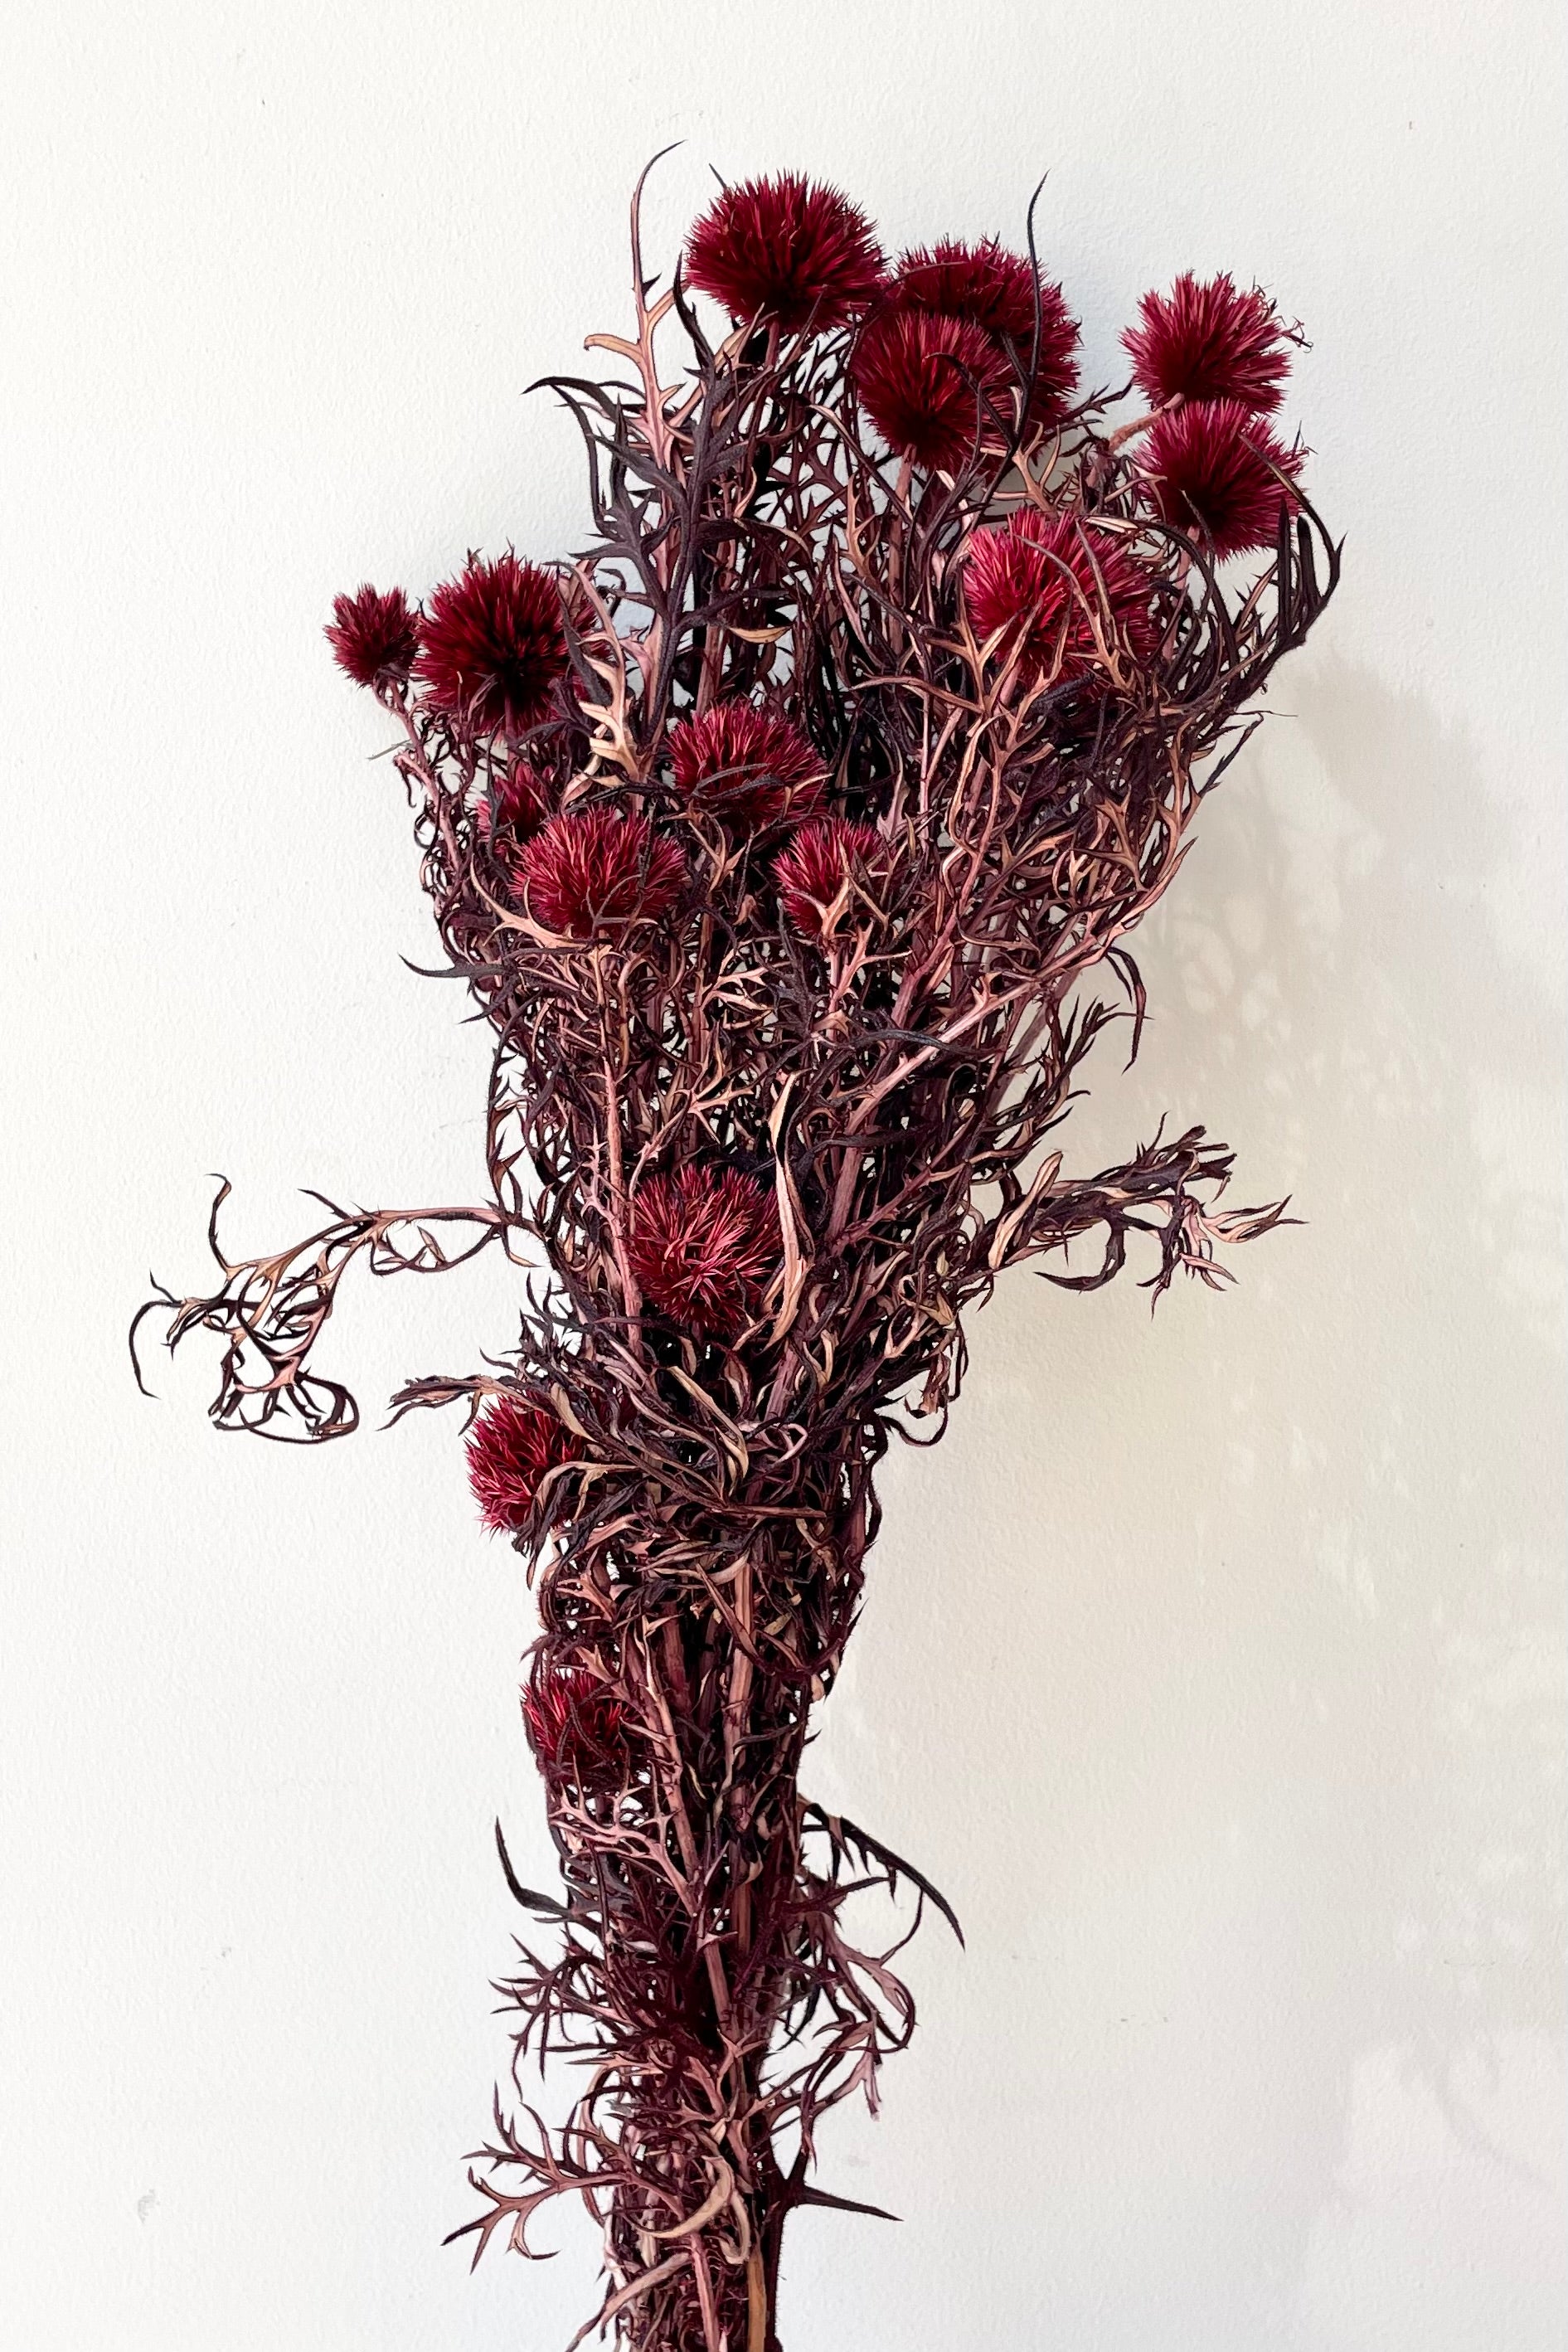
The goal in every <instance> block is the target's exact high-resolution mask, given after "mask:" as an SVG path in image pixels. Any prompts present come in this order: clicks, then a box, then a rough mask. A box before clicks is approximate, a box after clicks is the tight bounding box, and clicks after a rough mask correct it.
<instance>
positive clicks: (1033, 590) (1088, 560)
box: [964, 507, 1154, 682]
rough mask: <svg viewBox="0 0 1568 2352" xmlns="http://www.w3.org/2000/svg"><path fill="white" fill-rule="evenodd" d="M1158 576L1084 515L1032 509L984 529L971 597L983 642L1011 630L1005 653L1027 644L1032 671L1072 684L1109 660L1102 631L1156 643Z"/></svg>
mask: <svg viewBox="0 0 1568 2352" xmlns="http://www.w3.org/2000/svg"><path fill="white" fill-rule="evenodd" d="M1152 589H1153V582H1152V580H1151V578H1150V576H1149V573H1148V572H1147V571H1146V570H1145V567H1144V565H1143V564H1142V563H1140V562H1139V561H1138V559H1137V558H1136V556H1134V555H1130V554H1129V553H1128V552H1127V551H1126V549H1125V547H1124V544H1123V542H1122V541H1121V540H1120V539H1119V538H1118V537H1117V535H1116V534H1115V533H1114V532H1113V531H1112V530H1107V529H1106V528H1104V527H1103V526H1097V525H1096V524H1094V523H1093V522H1092V521H1086V520H1085V519H1084V518H1083V517H1082V516H1081V515H1077V514H1071V513H1065V512H1063V511H1061V509H1053V510H1052V511H1051V512H1049V513H1045V512H1042V511H1041V510H1040V509H1039V508H1038V507H1023V508H1020V509H1019V512H1018V513H1017V514H1015V515H1014V516H1013V517H1012V518H1011V520H1009V521H1008V522H1005V523H1001V524H998V525H996V526H993V527H988V528H987V529H986V530H977V531H976V533H975V534H974V537H973V538H972V539H971V540H970V541H969V546H968V551H967V555H966V557H965V561H964V604H965V607H966V609H967V613H968V615H969V623H970V626H971V627H972V628H973V630H974V632H975V635H976V636H977V637H978V638H979V639H980V641H981V643H982V644H984V643H985V642H986V640H987V639H988V638H990V637H992V636H994V635H996V633H997V631H998V630H1004V631H1006V632H1007V634H1006V635H1005V636H1004V637H1003V639H1002V641H1001V645H1000V646H999V648H998V658H999V659H1001V660H1004V661H1006V660H1010V659H1011V658H1012V657H1013V656H1014V655H1015V654H1016V653H1019V639H1020V636H1021V640H1022V646H1021V654H1020V656H1019V667H1020V669H1021V671H1022V673H1023V675H1024V676H1025V677H1038V676H1039V675H1040V672H1041V671H1045V672H1047V673H1048V674H1050V675H1051V676H1052V677H1056V678H1058V679H1061V681H1063V682H1065V681H1066V680H1068V679H1070V678H1079V677H1086V676H1087V675H1088V674H1089V673H1090V672H1092V670H1094V669H1096V668H1099V667H1103V656H1102V654H1101V651H1100V645H1099V642H1098V638H1097V635H1096V631H1098V633H1099V636H1101V637H1103V638H1104V639H1105V640H1106V641H1107V642H1108V643H1109V644H1110V645H1112V646H1114V645H1115V644H1116V642H1117V640H1118V639H1119V640H1120V641H1121V643H1122V644H1123V645H1124V646H1126V647H1127V648H1128V649H1129V650H1130V651H1131V652H1132V654H1133V655H1134V657H1142V656H1145V655H1146V654H1147V653H1148V651H1149V648H1150V646H1151V645H1152V643H1153V637H1154V631H1153V625H1152V623H1151V621H1150V617H1149V599H1150V595H1151V593H1152Z"/></svg>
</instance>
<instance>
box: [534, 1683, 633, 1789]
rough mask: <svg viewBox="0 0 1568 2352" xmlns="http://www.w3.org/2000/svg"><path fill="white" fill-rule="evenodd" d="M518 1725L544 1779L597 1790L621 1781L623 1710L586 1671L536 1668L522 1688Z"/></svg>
mask: <svg viewBox="0 0 1568 2352" xmlns="http://www.w3.org/2000/svg"><path fill="white" fill-rule="evenodd" d="M523 1721H524V1724H525V1725H526V1726H527V1727H528V1745H529V1746H530V1747H531V1748H532V1749H533V1751H534V1754H535V1756H536V1757H537V1758H538V1765H539V1769H540V1770H541V1771H542V1772H543V1773H544V1774H545V1776H546V1778H547V1779H548V1780H570V1781H574V1782H575V1783H576V1784H577V1786H578V1787H579V1788H580V1789H601V1788H605V1787H613V1786H614V1785H615V1784H616V1783H617V1782H619V1781H620V1780H623V1779H624V1777H625V1773H626V1767H627V1763H628V1760H629V1759H628V1757H627V1751H626V1713H625V1709H624V1708H623V1707H622V1705H621V1702H620V1700H619V1699H618V1698H616V1697H615V1696H613V1694H612V1691H611V1690H610V1688H609V1686H608V1685H606V1684H604V1683H602V1682H601V1681H600V1679H599V1676H598V1675H591V1674H590V1673H589V1672H588V1671H587V1669H586V1668H585V1667H582V1666H556V1667H546V1666H545V1665H544V1664H543V1662H542V1661H541V1662H540V1663H539V1664H536V1665H535V1667H534V1671H533V1673H532V1674H531V1675H529V1677H528V1681H527V1683H526V1684H525V1685H524V1686H523Z"/></svg>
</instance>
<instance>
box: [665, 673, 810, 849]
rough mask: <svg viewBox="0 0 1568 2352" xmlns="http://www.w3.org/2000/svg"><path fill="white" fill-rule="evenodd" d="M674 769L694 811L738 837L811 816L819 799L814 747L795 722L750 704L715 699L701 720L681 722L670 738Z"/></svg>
mask: <svg viewBox="0 0 1568 2352" xmlns="http://www.w3.org/2000/svg"><path fill="white" fill-rule="evenodd" d="M670 767H671V771H672V772H673V774H674V780H675V782H676V784H677V785H678V786H679V788H680V790H681V791H682V792H683V793H685V796H686V799H687V801H688V803H690V805H691V806H692V807H693V808H695V809H702V810H708V811H711V812H712V813H713V814H715V815H716V816H718V817H719V818H721V819H722V820H723V822H724V823H725V824H727V825H728V826H729V827H730V829H731V830H732V831H734V832H737V833H756V832H758V831H760V830H761V828H762V827H763V826H764V825H768V824H776V823H777V822H778V820H779V818H780V817H782V816H785V815H789V816H802V815H806V814H810V811H811V810H812V809H813V808H815V807H816V805H817V803H818V801H819V800H820V798H821V783H822V762H821V759H820V758H819V756H818V754H817V752H816V751H815V749H814V748H813V746H812V745H811V744H810V742H809V741H808V740H807V738H806V737H805V736H804V735H803V734H802V733H801V731H800V729H799V728H798V727H797V726H795V725H794V723H793V722H792V721H791V720H790V719H785V718H783V717H782V716H781V715H780V714H779V712H777V711H772V710H758V709H755V708H754V707H753V706H752V704H750V703H749V702H716V703H715V704H714V706H713V708H712V709H711V710H707V711H705V712H704V714H703V716H702V717H701V718H700V719H682V721H681V722H680V724H679V726H678V727H676V728H674V730H673V731H672V733H671V736H670Z"/></svg>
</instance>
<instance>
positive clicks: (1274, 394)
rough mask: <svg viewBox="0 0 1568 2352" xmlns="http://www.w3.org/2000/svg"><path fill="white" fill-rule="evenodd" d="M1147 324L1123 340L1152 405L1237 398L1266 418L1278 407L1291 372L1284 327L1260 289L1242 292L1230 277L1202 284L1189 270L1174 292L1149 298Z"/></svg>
mask: <svg viewBox="0 0 1568 2352" xmlns="http://www.w3.org/2000/svg"><path fill="white" fill-rule="evenodd" d="M1138 309H1139V310H1140V311H1141V313H1142V314H1143V321H1144V323H1143V325H1142V326H1141V327H1129V328H1128V330H1127V331H1126V333H1125V334H1124V336H1123V338H1122V341H1123V342H1124V344H1125V345H1126V347H1127V350H1128V352H1130V354H1131V356H1132V362H1133V374H1134V378H1135V379H1136V381H1137V383H1138V385H1139V387H1140V389H1141V390H1142V391H1143V393H1144V394H1145V396H1146V398H1147V399H1148V400H1149V402H1150V403H1151V404H1152V405H1153V406H1155V407H1156V408H1163V407H1164V406H1165V404H1166V402H1167V401H1169V400H1175V399H1177V398H1178V397H1179V398H1180V399H1183V400H1236V401H1239V402H1240V403H1241V405H1242V406H1243V407H1244V408H1249V409H1251V410H1253V411H1254V412H1255V413H1256V414H1257V415H1266V414H1268V413H1270V412H1271V411H1272V410H1274V409H1276V408H1278V407H1279V405H1280V403H1281V400H1282V399H1283V398H1284V396H1285V378H1286V377H1287V376H1288V375H1289V374H1290V373H1291V354H1290V352H1289V350H1288V349H1287V345H1288V344H1289V343H1291V342H1292V341H1298V340H1299V336H1298V335H1296V334H1293V333H1292V332H1291V331H1290V330H1288V329H1287V328H1286V327H1284V326H1283V325H1282V324H1281V320H1280V315H1279V312H1278V311H1277V310H1275V308H1274V305H1273V304H1272V302H1270V299H1269V297H1268V296H1267V294H1265V293H1264V292H1263V291H1262V290H1261V289H1260V288H1259V287H1256V286H1254V287H1251V288H1249V289H1248V291H1247V292H1246V293H1240V292H1239V291H1238V289H1237V288H1236V286H1235V285H1234V283H1233V282H1232V280H1231V279H1230V278H1229V277H1228V276H1225V275H1221V276H1220V277H1218V278H1208V279H1207V280H1204V281H1202V282H1200V281H1199V280H1198V279H1197V278H1195V277H1194V276H1193V274H1192V272H1191V270H1190V269H1186V270H1184V271H1183V272H1182V274H1181V276H1180V277H1179V278H1177V279H1176V283H1175V285H1174V286H1173V287H1172V288H1171V290H1170V292H1169V293H1168V294H1145V296H1144V298H1143V299H1142V301H1141V302H1140V303H1139V305H1138Z"/></svg>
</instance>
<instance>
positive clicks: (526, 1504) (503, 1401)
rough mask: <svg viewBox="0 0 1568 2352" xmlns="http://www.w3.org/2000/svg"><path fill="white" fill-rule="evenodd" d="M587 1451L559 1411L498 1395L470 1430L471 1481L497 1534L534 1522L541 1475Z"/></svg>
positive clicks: (481, 1512)
mask: <svg viewBox="0 0 1568 2352" xmlns="http://www.w3.org/2000/svg"><path fill="white" fill-rule="evenodd" d="M581 1451H582V1448H581V1446H580V1444H578V1442H577V1440H576V1438H575V1437H573V1435H572V1433H571V1432H570V1429H567V1428H566V1427H564V1426H563V1424H562V1423H561V1421H560V1418H559V1415H558V1414H556V1413H553V1412H549V1411H548V1410H547V1409H546V1408H544V1407H542V1406H539V1405H537V1404H528V1403H527V1402H524V1400H523V1399H522V1398H521V1397H516V1396H500V1397H497V1399H496V1401H495V1402H494V1403H493V1404H491V1405H490V1406H489V1407H488V1408H487V1409H486V1411H485V1412H482V1413H481V1414H480V1415H479V1417H478V1419H477V1420H476V1422H475V1423H474V1426H473V1428H472V1429H471V1430H470V1431H469V1433H468V1444H467V1454H468V1483H469V1485H470V1486H472V1488H473V1489H474V1499H475V1501H476V1503H477V1504H478V1506H479V1516H480V1517H481V1518H482V1519H483V1520H484V1522H485V1525H486V1527H487V1528H490V1529H492V1530H493V1532H494V1533H496V1534H497V1535H499V1534H501V1533H502V1532H503V1531H509V1532H510V1533H512V1534H514V1535H516V1534H517V1532H518V1531H519V1530H520V1529H522V1528H527V1527H528V1526H529V1525H531V1523H532V1520H533V1516H534V1505H535V1501H536V1499H537V1497H538V1490H539V1482H540V1480H541V1479H542V1478H543V1477H544V1476H545V1475H547V1473H548V1472H549V1471H551V1470H554V1469H556V1468H557V1467H558V1466H559V1465H560V1464H561V1463H563V1462H572V1461H575V1460H576V1459H577V1457H578V1455H579V1454H580V1453H581Z"/></svg>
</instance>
